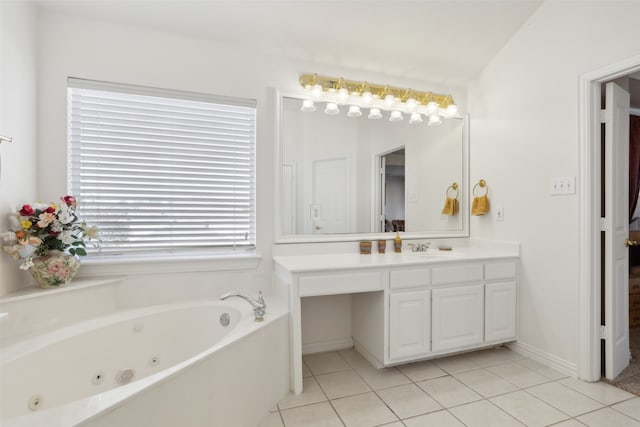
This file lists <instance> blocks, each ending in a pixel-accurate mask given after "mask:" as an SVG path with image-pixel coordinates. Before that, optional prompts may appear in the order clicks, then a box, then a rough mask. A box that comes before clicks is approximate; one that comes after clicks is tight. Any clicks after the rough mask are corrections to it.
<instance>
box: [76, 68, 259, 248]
mask: <svg viewBox="0 0 640 427" xmlns="http://www.w3.org/2000/svg"><path fill="white" fill-rule="evenodd" d="M255 116H256V108H255V100H242V99H234V98H227V97H215V96H207V95H199V94H193V93H182V92H173V91H164V90H159V89H150V88H142V87H136V86H128V85H117V84H110V83H102V82H93V81H87V80H80V79H71V78H70V79H69V81H68V118H69V119H68V121H69V122H68V127H69V128H68V134H69V193H70V194H72V195H74V196H76V197H77V198H78V200H79V206H78V210H77V211H78V214H79V216H80V218H81V219H82V220H84V221H86V222H87V223H88V224H91V225H97V226H98V227H99V228H100V243H99V247H98V248H97V249H94V250H93V253H94V254H95V253H96V252H100V253H106V254H108V253H133V252H145V253H148V252H150V251H169V252H176V251H186V250H192V249H203V248H250V247H254V246H255V238H256V237H255V236H256V226H255V224H256V220H255V133H256V131H255V127H256V120H255ZM88 250H89V251H90V252H91V248H88Z"/></svg>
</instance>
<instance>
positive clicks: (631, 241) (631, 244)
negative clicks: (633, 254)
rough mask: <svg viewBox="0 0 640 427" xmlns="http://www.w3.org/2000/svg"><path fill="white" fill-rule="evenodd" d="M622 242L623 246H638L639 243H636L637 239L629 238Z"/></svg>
mask: <svg viewBox="0 0 640 427" xmlns="http://www.w3.org/2000/svg"><path fill="white" fill-rule="evenodd" d="M624 244H625V246H638V245H640V243H638V241H637V240H629V239H624Z"/></svg>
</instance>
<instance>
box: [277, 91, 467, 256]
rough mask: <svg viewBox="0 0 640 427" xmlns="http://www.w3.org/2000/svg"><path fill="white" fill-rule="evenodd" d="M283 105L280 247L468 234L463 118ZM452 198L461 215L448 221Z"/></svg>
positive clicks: (283, 100)
mask: <svg viewBox="0 0 640 427" xmlns="http://www.w3.org/2000/svg"><path fill="white" fill-rule="evenodd" d="M278 100H279V105H278V108H279V121H280V123H279V125H280V126H279V135H278V140H279V141H278V144H279V145H278V148H279V150H278V157H279V163H278V168H277V174H278V176H277V179H276V182H277V185H278V192H277V193H278V194H279V200H276V203H277V206H278V208H277V215H276V216H277V218H276V222H277V223H276V242H283V243H284V242H303V241H310V242H311V241H340V240H357V239H364V238H367V239H375V238H376V237H380V235H379V234H378V233H385V232H387V233H388V232H394V231H397V230H398V231H402V232H404V233H403V234H404V236H406V237H415V238H419V237H461V236H467V235H468V213H467V212H468V207H467V200H468V175H467V169H468V132H467V120H466V119H464V118H459V119H445V120H443V121H442V123H441V124H438V125H432V126H428V125H427V123H426V122H425V123H417V124H409V123H408V119H407V118H405V120H403V121H401V122H390V121H389V120H388V117H383V118H382V119H379V120H371V119H368V118H367V115H366V112H365V113H364V114H363V115H362V116H361V117H348V116H347V115H346V114H345V113H346V111H341V113H340V114H331V115H330V114H325V113H324V111H323V108H324V107H323V106H322V105H319V106H318V108H317V109H316V111H314V112H303V111H301V109H300V107H301V105H302V100H301V99H298V98H295V97H288V96H280V97H279V98H278ZM345 108H346V107H345ZM453 183H456V184H457V187H458V188H457V190H454V189H453V188H450V187H451V186H452V184H453ZM447 195H448V196H449V197H456V196H457V199H458V202H459V205H460V209H459V211H458V212H457V213H456V214H455V215H443V214H442V210H443V207H444V204H445V197H446V196H447ZM385 237H389V236H388V235H387V236H385Z"/></svg>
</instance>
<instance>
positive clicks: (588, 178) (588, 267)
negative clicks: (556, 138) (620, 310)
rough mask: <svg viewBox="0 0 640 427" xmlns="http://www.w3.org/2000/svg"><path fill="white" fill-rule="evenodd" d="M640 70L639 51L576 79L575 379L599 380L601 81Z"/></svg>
mask: <svg viewBox="0 0 640 427" xmlns="http://www.w3.org/2000/svg"><path fill="white" fill-rule="evenodd" d="M637 71H640V55H637V56H633V57H631V58H628V59H626V60H624V61H620V62H617V63H614V64H611V65H608V66H605V67H603V68H600V69H597V70H595V71H591V72H588V73H585V74H582V75H581V76H580V78H579V90H578V92H579V93H578V100H579V116H578V127H579V138H578V154H579V164H578V167H579V181H578V182H579V183H580V185H579V186H578V212H579V213H578V237H579V241H578V250H579V260H578V269H579V272H578V287H579V295H580V296H579V319H578V320H579V323H578V324H579V344H578V345H579V348H578V350H579V351H578V354H579V356H578V357H579V359H578V377H579V378H580V379H583V380H586V381H598V380H599V379H600V372H601V370H600V363H601V356H600V323H601V316H600V303H601V301H602V295H601V292H600V273H601V265H600V263H601V260H600V244H601V239H600V227H601V226H600V212H601V211H600V207H601V199H602V198H601V193H600V192H601V185H602V180H601V166H600V165H601V163H600V161H601V153H600V143H601V139H600V138H601V137H600V133H601V132H600V110H601V84H602V83H604V82H605V81H609V80H613V79H616V78H618V77H623V76H625V75H628V74H631V73H634V72H637Z"/></svg>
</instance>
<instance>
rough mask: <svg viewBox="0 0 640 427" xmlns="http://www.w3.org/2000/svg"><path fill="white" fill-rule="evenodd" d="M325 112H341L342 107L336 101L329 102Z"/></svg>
mask: <svg viewBox="0 0 640 427" xmlns="http://www.w3.org/2000/svg"><path fill="white" fill-rule="evenodd" d="M324 112H325V113H326V114H338V113H339V112H340V109H339V108H338V105H337V104H336V103H335V102H327V106H326V108H325V109H324Z"/></svg>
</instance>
